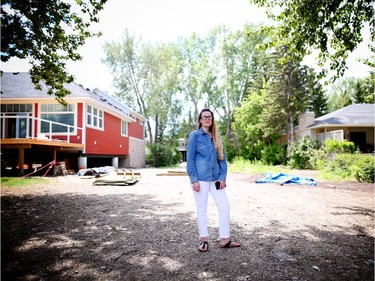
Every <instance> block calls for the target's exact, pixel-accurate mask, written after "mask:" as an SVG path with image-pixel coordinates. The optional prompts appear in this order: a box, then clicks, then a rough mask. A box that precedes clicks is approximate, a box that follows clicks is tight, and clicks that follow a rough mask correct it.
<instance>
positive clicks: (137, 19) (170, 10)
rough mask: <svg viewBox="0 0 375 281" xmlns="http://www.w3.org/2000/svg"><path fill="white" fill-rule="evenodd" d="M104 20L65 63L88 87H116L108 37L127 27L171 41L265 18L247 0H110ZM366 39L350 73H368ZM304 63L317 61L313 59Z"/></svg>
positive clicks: (146, 37)
mask: <svg viewBox="0 0 375 281" xmlns="http://www.w3.org/2000/svg"><path fill="white" fill-rule="evenodd" d="M99 18H100V23H99V24H95V25H93V28H92V29H93V30H95V31H99V30H100V31H102V32H103V35H102V36H101V37H99V38H89V39H87V41H86V44H85V45H84V46H82V47H80V48H79V49H78V51H79V53H80V54H81V55H82V56H83V59H82V60H81V61H78V62H68V63H67V67H68V70H69V72H70V74H72V75H73V76H74V77H75V82H76V83H78V84H82V85H83V86H84V87H85V88H89V89H91V90H92V89H94V88H100V89H101V90H104V91H107V92H109V93H114V92H115V88H113V86H112V75H111V73H110V71H109V69H108V67H107V66H106V65H104V64H103V63H102V62H101V60H102V59H103V58H104V51H103V45H104V43H105V42H112V41H113V42H117V41H118V40H119V39H121V37H122V36H123V34H124V31H125V30H126V29H127V30H128V31H129V32H130V33H131V34H134V35H135V36H136V37H141V38H142V41H144V42H146V41H151V42H168V41H175V40H177V38H178V37H188V36H190V35H191V34H192V33H193V32H196V33H198V34H200V35H204V34H206V33H207V32H208V31H209V30H211V29H212V28H213V27H216V26H219V25H226V26H227V27H229V28H230V29H232V30H237V29H241V28H242V27H243V26H244V25H245V24H246V23H255V24H259V23H267V22H268V20H267V17H266V15H265V13H264V10H263V9H260V8H258V7H256V6H255V5H252V4H250V3H249V2H248V0H108V1H107V3H106V4H105V6H104V9H103V10H102V11H101V12H100V14H99ZM365 46H366V45H365V44H362V45H360V46H359V47H358V50H357V51H356V52H355V53H354V54H353V55H351V56H350V58H349V60H348V66H349V69H348V70H347V72H346V76H353V77H363V76H367V75H368V74H369V71H370V70H371V69H370V68H369V67H367V66H364V65H363V64H361V63H356V58H357V57H359V56H360V55H361V54H364V53H366V51H367V48H366V47H365ZM306 63H307V64H308V65H309V66H311V67H314V66H315V60H314V59H313V58H309V59H308V60H307V61H306ZM1 70H3V71H5V72H8V71H9V72H22V71H28V70H29V66H28V64H27V63H26V62H25V61H21V60H19V59H11V60H10V61H9V62H7V63H1Z"/></svg>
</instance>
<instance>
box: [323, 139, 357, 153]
mask: <svg viewBox="0 0 375 281" xmlns="http://www.w3.org/2000/svg"><path fill="white" fill-rule="evenodd" d="M324 149H325V151H327V152H328V153H354V152H355V145H354V143H353V142H351V141H347V140H343V141H338V140H334V139H326V140H325V141H324Z"/></svg>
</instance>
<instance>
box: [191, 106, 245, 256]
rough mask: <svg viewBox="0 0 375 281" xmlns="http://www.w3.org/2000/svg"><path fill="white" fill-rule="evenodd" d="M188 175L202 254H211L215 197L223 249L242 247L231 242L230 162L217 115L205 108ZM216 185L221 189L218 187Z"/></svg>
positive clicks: (195, 133) (194, 135)
mask: <svg viewBox="0 0 375 281" xmlns="http://www.w3.org/2000/svg"><path fill="white" fill-rule="evenodd" d="M187 173H188V175H189V178H190V182H191V185H192V188H193V192H194V197H195V201H196V204H197V224H198V230H199V235H200V237H201V243H200V245H199V248H198V250H199V251H201V252H207V251H208V226H207V221H208V220H207V203H208V193H210V194H211V196H212V198H213V199H214V201H215V203H216V206H217V208H218V210H219V237H220V247H222V248H233V247H239V246H240V244H239V243H237V242H234V241H231V240H230V230H229V209H230V208H229V201H228V197H227V194H226V191H225V187H226V183H225V181H226V177H227V161H226V156H225V152H224V148H223V143H222V141H221V138H220V135H219V132H218V129H217V128H216V124H215V120H214V114H213V112H212V111H211V110H209V109H207V108H205V109H203V110H202V111H201V113H200V114H199V117H198V130H195V131H193V132H191V133H190V135H189V141H188V151H187ZM215 183H216V185H217V187H216V186H215Z"/></svg>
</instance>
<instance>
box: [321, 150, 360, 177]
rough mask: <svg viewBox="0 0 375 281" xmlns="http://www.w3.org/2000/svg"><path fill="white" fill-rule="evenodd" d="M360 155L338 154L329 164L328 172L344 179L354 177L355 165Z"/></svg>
mask: <svg viewBox="0 0 375 281" xmlns="http://www.w3.org/2000/svg"><path fill="white" fill-rule="evenodd" d="M357 157H358V155H355V154H336V155H335V157H334V158H333V159H332V160H331V161H329V162H328V165H327V168H328V170H329V171H330V172H331V173H332V174H334V175H337V176H340V177H342V178H349V177H351V176H353V172H354V171H353V163H355V162H356V161H357Z"/></svg>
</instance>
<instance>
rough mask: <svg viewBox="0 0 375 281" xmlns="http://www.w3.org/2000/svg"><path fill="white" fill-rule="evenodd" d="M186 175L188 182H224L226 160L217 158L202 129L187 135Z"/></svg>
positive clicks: (210, 142) (212, 144)
mask: <svg viewBox="0 0 375 281" xmlns="http://www.w3.org/2000/svg"><path fill="white" fill-rule="evenodd" d="M186 170H187V173H188V175H189V178H190V182H191V183H194V182H197V181H217V180H221V181H226V177H227V170H228V167H227V159H226V155H225V153H224V159H223V160H219V159H218V158H217V150H216V148H215V144H214V141H213V139H212V137H210V136H209V135H208V134H207V133H205V132H204V130H203V128H200V129H198V130H196V131H193V132H191V133H190V134H189V140H188V147H187V167H186Z"/></svg>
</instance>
